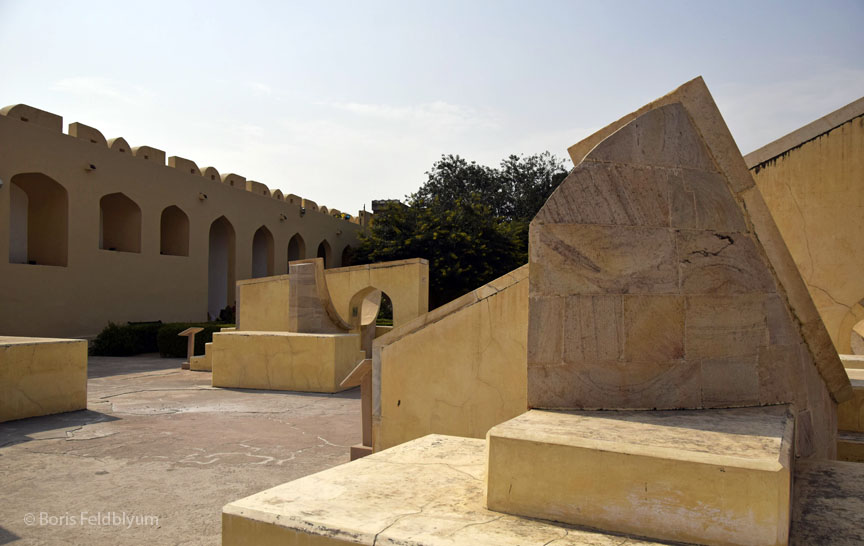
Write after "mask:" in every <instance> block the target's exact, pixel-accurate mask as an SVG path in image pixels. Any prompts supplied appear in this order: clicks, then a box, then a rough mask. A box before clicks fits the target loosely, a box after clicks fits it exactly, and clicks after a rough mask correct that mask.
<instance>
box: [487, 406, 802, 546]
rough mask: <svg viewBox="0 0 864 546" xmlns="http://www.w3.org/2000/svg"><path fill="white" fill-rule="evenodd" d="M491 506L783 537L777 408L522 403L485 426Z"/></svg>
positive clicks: (651, 530) (760, 540)
mask: <svg viewBox="0 0 864 546" xmlns="http://www.w3.org/2000/svg"><path fill="white" fill-rule="evenodd" d="M487 438H488V460H487V490H486V506H487V508H488V509H490V510H496V511H500V512H505V513H508V514H515V515H521V516H527V517H535V518H542V519H548V520H554V521H560V522H564V523H570V524H576V525H586V526H590V527H594V528H599V529H604V530H607V531H612V532H619V533H628V534H630V533H632V534H638V535H642V536H646V537H650V538H654V539H660V540H676V541H683V542H693V543H697V544H709V545H712V544H718V545H719V544H740V545H752V546H756V545H759V546H768V545H771V546H773V545H780V544H787V542H788V537H789V517H790V509H789V504H790V495H791V488H790V484H791V477H790V474H791V464H792V461H791V449H792V441H793V418H792V417H791V416H790V415H788V413H787V409H786V407H785V406H772V407H761V408H737V409H719V410H694V411H643V412H634V411H606V412H554V411H538V410H532V411H529V412H527V413H525V414H523V415H521V416H519V417H516V418H515V419H512V420H510V421H507V422H506V423H502V424H500V425H498V426H496V427H493V428H492V429H491V430H490V431H489V434H488V437H487Z"/></svg>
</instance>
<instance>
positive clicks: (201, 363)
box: [189, 353, 212, 372]
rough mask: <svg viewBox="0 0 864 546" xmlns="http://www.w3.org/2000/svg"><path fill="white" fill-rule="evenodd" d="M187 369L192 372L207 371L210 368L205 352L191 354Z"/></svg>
mask: <svg viewBox="0 0 864 546" xmlns="http://www.w3.org/2000/svg"><path fill="white" fill-rule="evenodd" d="M189 369H190V370H192V371H193V372H209V371H211V370H212V368H211V366H210V358H208V357H207V353H204V354H203V355H198V356H193V357H192V358H190V359H189Z"/></svg>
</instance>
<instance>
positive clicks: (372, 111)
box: [0, 0, 864, 213]
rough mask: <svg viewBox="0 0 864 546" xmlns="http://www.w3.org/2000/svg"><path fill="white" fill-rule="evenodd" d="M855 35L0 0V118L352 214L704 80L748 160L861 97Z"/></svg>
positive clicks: (860, 20) (843, 9)
mask: <svg viewBox="0 0 864 546" xmlns="http://www.w3.org/2000/svg"><path fill="white" fill-rule="evenodd" d="M862 28H864V1H862V0H857V1H836V2H833V1H819V2H814V1H812V0H811V1H807V2H797V1H782V2H781V1H777V2H760V1H756V0H750V1H746V2H733V1H727V0H718V1H713V2H701V1H695V0H691V1H686V2H684V1H679V2H659V1H655V2H636V1H632V2H611V1H605V0H600V1H597V0H595V1H591V2H577V1H571V2H551V1H550V2H541V1H536V0H531V1H529V0H524V1H522V2H504V1H495V2H491V1H490V2H485V1H471V0H463V1H459V2H450V1H444V0H435V1H428V0H427V1H425V2H408V1H403V2H396V1H393V2H359V1H356V2H336V1H327V2H323V1H322V2H311V1H310V2H289V1H284V2H275V1H274V2H251V1H244V2H239V1H235V2H230V3H229V2H219V1H207V2H184V1H177V0H174V1H173V2H160V1H150V2H143V3H142V2H127V1H118V0H113V1H110V2H101V1H98V2H97V1H57V2H53V1H40V0H26V1H24V0H21V1H18V0H0V59H2V63H3V65H2V66H3V69H2V76H0V105H8V104H14V103H19V102H23V103H26V104H30V105H31V106H35V107H37V108H41V109H43V110H48V111H50V112H54V113H56V114H59V115H62V116H63V118H64V125H68V124H69V123H71V122H74V121H79V122H81V123H84V124H86V125H91V126H93V127H96V128H97V129H100V130H101V131H102V133H103V134H104V135H105V136H106V137H107V138H111V137H116V136H122V137H124V138H125V139H126V140H127V141H128V142H129V143H130V145H132V146H139V145H148V146H153V147H156V148H159V149H162V150H165V151H166V152H167V153H168V155H178V156H182V157H186V158H188V159H192V160H194V161H195V162H196V163H197V164H198V165H199V166H200V167H203V166H206V165H212V166H214V167H216V168H217V169H218V170H219V171H220V172H222V173H227V172H235V173H238V174H240V175H242V176H245V177H246V178H248V179H254V180H258V181H260V182H263V183H265V184H267V185H268V186H269V187H270V188H271V189H275V188H279V189H281V190H282V191H283V192H285V193H295V194H298V195H301V196H303V197H306V198H309V199H312V200H314V201H316V202H318V203H319V204H325V205H327V206H328V207H334V208H338V209H340V210H343V211H345V212H352V213H353V212H356V211H357V210H358V209H360V208H362V206H363V205H364V204H366V207H367V208H369V203H370V202H371V200H372V199H381V198H401V197H403V196H404V195H406V194H408V193H411V192H413V191H415V190H416V189H417V188H418V187H419V186H420V184H422V183H423V181H424V180H425V176H424V173H425V171H427V170H428V169H429V167H430V166H431V165H432V163H433V162H434V161H435V160H436V159H438V158H439V157H440V156H441V155H442V154H459V155H462V156H463V157H466V158H468V159H472V160H476V161H478V162H480V163H485V164H490V165H497V164H498V162H499V161H500V160H501V159H502V158H504V157H505V156H507V155H509V154H514V153H515V154H532V153H537V152H542V151H544V150H549V151H551V152H553V153H555V154H557V155H559V156H560V157H566V148H567V147H568V146H570V145H572V144H574V143H576V142H578V141H579V140H580V139H582V138H584V137H585V136H587V135H588V134H590V133H591V132H593V130H595V129H598V128H600V127H602V126H604V125H606V124H608V123H609V122H611V121H613V120H615V119H617V118H619V117H620V116H622V115H624V114H626V113H628V112H630V111H632V110H634V109H636V108H638V107H639V106H641V105H642V104H644V103H646V102H648V101H650V100H652V99H654V98H657V97H659V96H661V95H663V94H665V93H667V92H668V91H670V90H672V89H673V88H675V87H677V86H678V85H680V84H681V83H683V82H684V81H686V80H689V79H691V78H693V77H695V76H697V75H702V76H704V78H705V80H706V82H707V83H708V86H709V88H710V89H711V91H712V93H713V94H714V98H715V100H716V101H717V103H718V105H719V106H720V109H721V111H722V112H723V114H724V116H725V117H726V121H727V123H728V124H729V127H730V128H731V130H732V133H733V134H734V136H735V138H736V139H737V141H738V145H739V147H740V148H741V150H742V152H744V153H747V152H750V151H752V150H753V149H755V148H758V147H760V146H762V145H763V144H766V143H768V142H770V141H771V140H774V139H775V138H777V137H780V136H782V135H784V134H786V133H788V132H790V131H792V130H794V129H796V128H798V127H800V126H801V125H803V124H805V123H808V122H810V121H812V120H814V119H816V118H818V117H821V116H823V115H825V114H827V113H828V112H830V111H832V110H835V109H837V108H839V107H841V106H843V105H845V104H847V103H849V102H851V101H853V100H855V99H857V98H859V97H861V96H862V95H864V54H862V52H864V31H862ZM568 163H569V159H568Z"/></svg>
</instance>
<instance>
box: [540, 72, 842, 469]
mask: <svg viewBox="0 0 864 546" xmlns="http://www.w3.org/2000/svg"><path fill="white" fill-rule="evenodd" d="M619 123H620V126H619V127H617V129H616V130H614V132H613V131H612V129H610V128H607V129H604V130H603V131H601V133H603V132H604V131H605V132H606V133H608V135H607V136H606V137H605V139H603V140H601V141H599V143H596V144H595V145H594V147H593V149H591V150H590V152H588V153H587V155H585V156H584V158H583V159H582V161H581V162H580V163H579V164H578V165H577V166H576V168H575V169H573V171H572V172H571V173H570V175H569V176H568V177H567V179H566V180H565V181H564V182H563V183H562V184H561V186H559V188H558V189H557V190H556V191H555V193H553V195H552V196H551V197H550V198H549V200H548V201H547V203H546V204H545V205H544V207H543V209H541V211H540V212H539V213H538V214H537V216H536V217H535V218H534V220H533V222H532V223H531V229H530V244H529V247H530V258H529V260H530V269H531V273H530V289H529V292H530V306H529V308H530V318H529V332H528V403H529V406H530V407H532V408H545V409H680V408H690V409H698V408H727V407H738V406H756V405H767V404H781V403H789V404H793V405H794V406H795V408H796V410H797V421H798V449H797V453H798V454H799V455H803V456H810V455H817V454H818V455H822V456H828V455H831V454H832V453H833V451H834V432H833V431H834V430H835V428H836V427H834V426H832V423H834V422H835V420H836V405H835V400H840V399H843V398H845V397H846V396H847V395H848V389H849V384H848V380H846V381H845V382H844V379H845V377H841V376H840V372H842V371H843V370H842V365H841V364H840V362H839V359H838V358H837V356H836V353H834V352H833V351H827V350H825V345H826V343H830V340H829V339H828V335H827V332H826V331H825V329H824V326H822V324H821V322H820V321H819V320H818V316H816V315H815V308H813V305H812V301H810V300H809V298H806V299H805V298H802V297H801V295H800V293H799V292H800V287H801V286H803V282H802V281H801V278H800V276H799V275H798V272H797V270H796V269H794V265H793V266H792V267H791V268H790V267H789V264H790V263H791V260H786V258H788V251H786V250H785V246H784V244H783V241H782V239H780V238H779V235H777V234H776V227H775V226H774V225H773V221H772V220H771V217H770V215H769V214H767V213H765V212H763V210H762V209H760V208H759V204H760V203H761V206H762V207H763V208H764V203H762V201H761V196H759V194H758V190H757V189H756V188H755V187H754V185H753V180H752V178H751V177H750V175H749V173H747V170H746V167H745V166H744V165H743V160H742V159H741V157H740V154H739V153H738V152H737V148H736V147H735V145H734V141H733V140H732V137H731V135H729V134H728V130H727V129H726V126H725V124H724V123H723V122H722V118H721V117H720V114H719V112H718V111H717V109H716V106H715V105H714V102H713V100H712V99H711V96H710V94H709V93H708V91H707V88H706V87H705V86H704V83H703V82H702V81H701V79H699V80H694V81H693V82H690V83H688V84H686V85H685V86H684V87H682V88H681V89H679V90H677V91H675V92H674V93H672V94H671V95H670V96H668V97H666V98H665V100H664V99H661V100H660V101H657V103H655V104H654V105H653V106H651V105H649V106H648V107H646V108H645V109H643V110H642V111H640V112H639V114H638V115H637V116H628V118H625V120H624V121H622V122H619ZM613 129H614V127H613ZM592 138H594V137H589V139H588V140H591V139H592ZM574 148H579V145H577V146H575V147H574ZM571 151H572V149H571ZM717 158H720V159H717ZM738 163H740V165H738ZM739 167H740V168H739ZM790 287H791V289H790ZM804 296H805V297H806V291H805V293H804ZM814 317H815V318H814ZM820 372H821V374H820ZM844 375H845V374H844ZM832 398H833V399H834V400H832Z"/></svg>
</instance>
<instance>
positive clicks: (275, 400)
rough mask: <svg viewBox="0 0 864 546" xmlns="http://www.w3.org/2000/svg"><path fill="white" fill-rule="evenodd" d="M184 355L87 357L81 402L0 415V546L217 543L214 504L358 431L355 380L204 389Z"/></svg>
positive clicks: (330, 458) (253, 488)
mask: <svg viewBox="0 0 864 546" xmlns="http://www.w3.org/2000/svg"><path fill="white" fill-rule="evenodd" d="M181 362H182V360H179V359H161V358H158V356H156V355H144V356H139V357H131V358H108V357H90V361H89V376H90V380H89V383H88V403H87V410H86V411H77V412H72V413H66V414H61V415H54V416H47V417H35V418H32V419H22V420H20V421H13V422H9V423H0V544H7V543H10V544H15V545H18V544H94V545H100V544H106V545H107V544H112V545H113V544H145V543H148V544H219V542H220V532H221V509H222V506H223V505H225V504H227V503H229V502H231V501H234V500H237V499H240V498H242V497H246V496H248V495H251V494H253V493H257V492H259V491H261V490H263V489H267V488H269V487H273V486H275V485H279V484H281V483H284V482H287V481H290V480H293V479H295V478H299V477H301V476H306V475H308V474H312V473H314V472H318V471H320V470H324V469H326V468H330V467H332V466H335V465H337V464H341V463H344V462H347V461H348V446H350V445H352V444H356V443H358V442H359V441H360V393H359V390H357V389H353V390H351V391H347V392H345V393H341V394H336V395H319V394H302V393H286V392H275V391H253V390H241V389H236V390H235V389H214V388H212V387H210V374H209V373H207V372H190V371H187V370H180V363H181ZM82 512H86V514H85V516H89V517H93V516H96V517H97V519H98V518H99V517H101V518H103V519H104V518H110V517H114V519H115V520H118V518H119V519H122V518H123V513H124V512H125V513H126V518H127V520H126V521H125V522H124V523H120V522H119V521H116V523H117V524H113V523H112V524H110V525H106V524H104V522H99V521H93V520H89V521H83V522H82V518H81V516H82ZM100 513H101V514H102V515H101V516H99V514H100ZM144 516H150V518H149V519H145V518H144ZM154 517H155V518H158V523H155V522H154V521H153V520H154V519H155V518H154ZM29 518H33V523H32V524H30V523H31V521H30V519H29ZM129 519H131V520H132V521H131V522H130V521H129Z"/></svg>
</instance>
